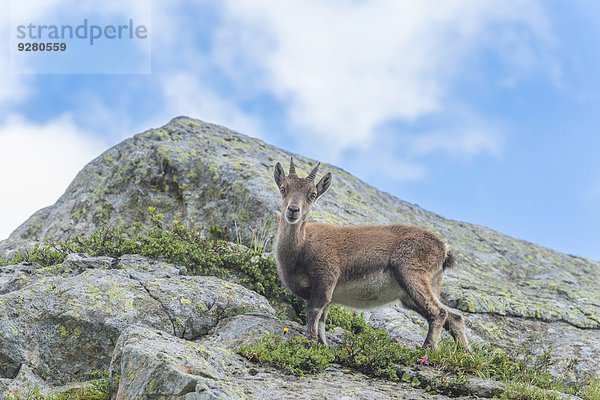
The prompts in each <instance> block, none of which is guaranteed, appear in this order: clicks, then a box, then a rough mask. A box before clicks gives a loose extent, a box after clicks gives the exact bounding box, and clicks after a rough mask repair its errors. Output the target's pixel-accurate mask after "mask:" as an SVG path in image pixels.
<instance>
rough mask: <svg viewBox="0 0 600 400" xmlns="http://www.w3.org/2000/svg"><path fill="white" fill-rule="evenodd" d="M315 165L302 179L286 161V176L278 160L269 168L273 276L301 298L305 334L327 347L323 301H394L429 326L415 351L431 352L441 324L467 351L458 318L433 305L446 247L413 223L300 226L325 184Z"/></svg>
mask: <svg viewBox="0 0 600 400" xmlns="http://www.w3.org/2000/svg"><path fill="white" fill-rule="evenodd" d="M319 165H320V163H319V164H317V166H316V167H315V168H314V169H313V170H312V172H311V173H310V174H309V175H308V176H307V177H306V178H300V177H298V176H297V175H296V169H295V167H294V160H293V159H292V160H291V161H290V170H289V174H288V175H287V176H286V175H285V172H284V170H283V168H282V166H281V164H280V163H277V165H276V166H275V182H276V183H277V186H278V187H279V191H280V192H281V199H282V205H281V215H280V218H279V228H278V230H277V236H276V241H275V248H274V253H275V259H276V261H277V272H278V274H279V277H280V278H281V281H282V282H283V284H284V285H285V286H286V287H288V288H289V289H290V290H291V291H292V292H293V293H294V294H296V295H297V296H299V297H301V298H303V299H306V300H307V301H308V302H307V306H306V321H307V325H308V332H307V336H308V337H309V338H312V339H318V340H319V342H321V343H325V344H326V343H327V341H326V337H325V321H326V320H327V310H328V308H329V304H330V303H338V304H343V305H348V306H350V307H357V308H372V307H376V306H381V305H384V304H387V303H390V302H393V301H395V300H400V301H401V302H402V304H403V306H404V307H406V308H410V309H412V310H415V311H417V312H418V313H419V314H421V315H422V316H423V317H425V318H426V319H427V321H428V323H429V332H428V333H427V337H426V339H425V342H424V344H423V347H426V348H434V347H435V346H436V344H437V342H438V340H439V336H440V332H441V329H442V327H445V328H446V329H447V330H448V331H450V333H451V334H452V336H453V337H454V339H455V340H456V341H457V342H458V343H460V344H461V345H462V346H463V347H464V348H465V349H469V343H468V341H467V337H466V335H465V324H464V321H463V317H462V316H461V315H460V314H456V313H454V312H452V311H451V310H449V309H448V308H446V307H445V306H444V305H442V304H441V303H440V301H439V295H440V291H441V287H442V274H443V272H444V270H445V269H446V268H449V267H451V266H452V265H453V263H454V259H453V257H452V252H451V250H450V248H449V247H448V246H447V245H446V244H445V243H444V242H442V241H441V240H439V239H438V238H437V237H436V236H435V235H433V234H432V233H430V232H428V231H426V230H424V229H422V228H419V227H416V226H408V225H401V224H394V225H385V226H351V227H340V226H334V225H328V224H323V223H308V222H307V221H308V214H309V213H310V210H311V208H312V206H313V204H314V203H315V201H316V200H317V199H318V198H319V197H320V196H321V195H322V194H323V193H325V191H326V190H327V189H328V188H329V185H330V184H331V172H328V173H327V174H325V176H323V177H322V178H321V180H320V181H319V182H317V183H316V184H315V177H316V175H317V171H318V169H319Z"/></svg>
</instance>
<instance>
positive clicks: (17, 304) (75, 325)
mask: <svg viewBox="0 0 600 400" xmlns="http://www.w3.org/2000/svg"><path fill="white" fill-rule="evenodd" d="M24 268H29V270H30V271H31V273H30V275H29V276H28V282H26V283H24V284H23V286H22V287H18V286H15V287H14V290H11V291H8V292H6V293H4V294H2V295H0V376H1V377H3V378H11V379H12V378H15V377H16V376H17V375H18V373H19V371H22V367H23V365H25V366H27V367H28V368H30V369H31V371H32V372H33V373H34V374H36V375H37V376H39V377H42V378H43V379H44V380H45V381H48V382H49V383H52V384H65V383H68V382H72V381H75V380H84V379H88V378H90V377H91V376H92V375H93V373H94V372H95V371H105V370H107V369H108V366H109V364H110V360H111V355H112V352H113V349H114V346H115V343H116V341H117V339H118V338H119V335H120V334H121V332H122V331H123V330H125V329H126V328H127V327H128V326H131V325H139V326H147V327H151V328H153V329H155V330H157V331H161V332H166V333H168V334H170V335H173V336H175V337H181V338H185V339H195V338H198V337H200V336H202V335H206V334H207V333H208V332H209V331H210V330H211V329H213V328H214V327H215V326H216V325H217V324H218V322H219V321H220V320H221V319H224V318H226V317H228V316H231V315H236V314H245V313H253V314H258V315H274V310H273V308H272V307H271V305H270V304H269V302H268V301H267V300H266V299H265V298H264V297H262V296H260V295H259V294H257V293H255V292H252V291H250V290H248V289H246V288H244V287H242V286H239V285H236V284H233V283H230V282H226V281H223V280H221V279H218V278H213V277H203V276H191V277H190V276H181V275H180V268H179V267H176V266H173V265H171V264H167V263H164V262H159V261H154V260H149V259H146V258H144V257H140V256H123V257H121V258H115V259H112V258H109V257H92V258H89V257H84V256H81V255H78V254H72V255H70V256H69V257H68V258H67V260H65V262H64V263H63V264H61V265H56V266H53V267H48V268H41V267H39V266H38V265H35V264H34V265H23V264H21V265H17V266H11V267H10V268H6V270H5V268H2V269H0V276H2V277H5V278H10V280H15V279H14V277H15V276H19V275H20V274H21V273H22V272H21V271H22V270H23V269H24Z"/></svg>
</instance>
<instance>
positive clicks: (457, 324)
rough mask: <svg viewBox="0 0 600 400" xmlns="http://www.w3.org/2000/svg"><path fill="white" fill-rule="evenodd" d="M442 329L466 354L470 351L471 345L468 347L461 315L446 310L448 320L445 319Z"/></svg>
mask: <svg viewBox="0 0 600 400" xmlns="http://www.w3.org/2000/svg"><path fill="white" fill-rule="evenodd" d="M444 328H446V330H447V331H448V332H450V334H451V335H452V337H453V338H454V340H456V342H457V343H458V344H460V345H461V346H462V347H463V349H465V350H466V351H468V352H470V351H471V345H469V341H468V340H467V334H466V328H465V320H464V318H463V316H462V315H460V314H457V313H455V312H453V311H450V310H448V318H447V319H446V323H445V324H444Z"/></svg>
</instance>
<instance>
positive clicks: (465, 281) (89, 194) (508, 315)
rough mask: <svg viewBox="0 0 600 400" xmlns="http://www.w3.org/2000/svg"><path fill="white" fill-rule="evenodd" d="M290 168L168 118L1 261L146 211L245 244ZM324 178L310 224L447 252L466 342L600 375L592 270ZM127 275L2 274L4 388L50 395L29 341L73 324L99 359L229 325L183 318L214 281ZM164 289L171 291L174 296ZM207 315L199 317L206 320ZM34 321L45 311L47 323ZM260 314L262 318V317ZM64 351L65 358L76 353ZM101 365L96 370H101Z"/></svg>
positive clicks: (67, 197)
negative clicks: (148, 338)
mask: <svg viewBox="0 0 600 400" xmlns="http://www.w3.org/2000/svg"><path fill="white" fill-rule="evenodd" d="M290 156H293V157H294V159H295V161H296V164H297V169H298V170H304V171H305V173H306V172H308V171H310V169H311V167H312V166H313V165H314V163H315V162H316V161H314V160H309V159H306V158H304V157H302V156H300V155H296V154H291V153H288V152H286V151H283V150H281V149H278V148H275V147H273V146H270V145H268V144H266V143H264V142H262V141H260V140H257V139H253V138H249V137H247V136H245V135H243V134H240V133H237V132H233V131H230V130H228V129H226V128H224V127H221V126H217V125H213V124H209V123H205V122H202V121H199V120H195V119H191V118H187V117H179V118H176V119H174V120H172V121H171V122H170V123H168V124H167V125H165V126H163V127H162V128H159V129H151V130H149V131H146V132H143V133H140V134H138V135H136V136H134V137H132V138H130V139H127V140H125V141H123V142H122V143H120V144H118V145H116V146H114V147H113V148H111V149H109V150H107V151H106V152H105V153H103V154H102V155H100V156H99V157H98V158H96V159H95V160H93V161H92V162H90V163H89V164H88V165H87V166H86V167H85V168H84V169H83V170H82V171H81V172H80V173H79V174H78V175H77V177H76V178H75V179H74V181H73V182H72V183H71V185H70V186H69V187H68V188H67V190H66V192H65V194H64V195H63V196H61V198H60V199H59V200H58V201H57V202H56V203H55V204H54V205H52V206H50V207H47V208H45V209H42V210H40V211H38V212H37V213H35V214H34V215H33V216H32V217H31V218H30V219H29V220H27V221H26V222H25V223H24V224H23V225H21V226H20V227H19V228H18V229H17V230H15V232H13V233H12V235H11V236H10V237H9V239H7V240H6V241H4V242H2V243H0V256H6V255H9V254H11V252H14V251H16V250H18V249H23V248H27V247H28V246H31V245H32V244H33V243H36V242H39V241H43V240H45V239H51V240H63V239H66V238H68V237H70V236H71V235H74V234H86V233H90V232H92V231H93V230H94V229H96V228H97V227H98V224H99V223H100V222H101V221H111V222H113V223H117V222H119V221H120V223H122V224H123V225H125V226H128V225H131V224H132V223H134V222H144V221H146V220H147V219H148V218H149V216H148V212H147V209H148V207H155V208H156V210H157V212H160V213H162V214H164V216H165V222H166V223H170V222H172V221H176V220H177V221H180V222H181V223H183V224H184V225H186V226H190V227H199V226H204V227H206V228H208V227H211V226H213V225H216V226H218V227H223V226H227V228H228V231H229V234H230V235H231V237H232V238H235V237H240V238H241V239H242V241H243V242H245V243H246V244H251V243H252V241H253V240H254V239H256V238H257V237H268V236H269V235H272V234H273V232H274V229H275V220H274V217H273V213H274V212H275V211H276V210H278V208H279V194H278V192H277V189H276V187H275V184H274V182H273V178H272V173H273V166H274V165H275V163H276V162H277V161H280V162H282V163H283V164H284V166H287V163H288V162H289V158H290ZM326 171H331V172H332V174H333V183H332V186H331V188H330V190H329V191H328V192H327V193H326V194H325V195H324V196H323V197H322V198H320V199H319V201H318V202H317V204H316V206H315V209H314V211H313V214H312V219H313V220H314V221H322V222H327V223H333V224H340V225H358V224H367V223H368V224H384V223H392V222H401V223H407V224H414V225H419V226H422V227H424V228H426V229H429V230H431V231H432V232H434V233H436V234H437V235H439V236H440V237H441V238H442V239H443V240H445V241H446V242H448V243H449V244H450V245H451V246H452V247H453V249H454V253H455V255H456V259H457V263H456V267H455V268H453V269H451V270H449V271H448V273H447V274H446V276H445V278H444V286H443V290H442V301H443V302H444V303H445V304H447V305H449V306H451V307H453V308H456V309H458V310H460V311H461V313H462V314H463V315H465V318H466V320H467V328H468V336H469V338H470V339H471V340H473V341H483V342H489V343H493V344H497V345H500V346H503V347H506V348H517V347H519V346H525V345H527V346H529V347H535V348H539V351H540V352H541V351H543V350H544V349H546V348H548V347H552V348H553V351H554V352H556V353H557V354H558V355H559V356H560V357H562V358H564V360H568V359H571V358H575V357H577V358H578V359H579V363H578V364H577V367H576V370H577V372H578V373H584V372H598V371H599V367H598V365H599V364H600V340H598V338H599V337H600V285H598V282H600V263H599V262H597V261H591V260H586V259H582V258H579V257H574V256H570V255H566V254H562V253H559V252H556V251H553V250H550V249H546V248H543V247H540V246H537V245H535V244H531V243H528V242H525V241H521V240H517V239H514V238H511V237H508V236H505V235H502V234H500V233H498V232H494V231H492V230H490V229H487V228H485V227H482V226H477V225H471V224H467V223H463V222H457V221H450V220H446V219H444V218H442V217H440V216H439V215H436V214H434V213H431V212H429V211H426V210H423V209H422V208H420V207H418V206H416V205H413V204H410V203H407V202H405V201H402V200H399V199H397V198H395V197H393V196H391V195H389V194H387V193H384V192H381V191H378V190H377V189H375V188H373V187H371V186H369V185H368V184H366V183H364V182H361V181H360V180H358V179H357V178H355V177H353V176H352V175H350V174H348V173H347V172H345V171H343V170H341V169H339V168H336V167H334V166H332V165H322V166H321V173H319V176H321V174H322V173H324V172H326ZM300 174H302V172H300ZM86 263H88V264H89V265H94V267H93V268H90V267H89V265H88V264H86ZM115 263H116V264H115ZM124 263H125V264H126V263H130V265H133V264H134V263H135V260H127V258H121V259H119V260H117V261H115V260H113V259H97V260H92V261H89V260H87V261H86V259H85V257H80V259H77V257H76V256H72V257H71V258H70V259H69V260H67V261H66V262H65V263H63V265H62V266H54V267H49V268H39V267H36V266H35V265H16V266H9V267H4V268H2V269H1V270H0V318H3V319H2V321H3V322H2V323H3V324H4V326H2V327H0V335H3V336H2V338H1V339H2V342H0V343H2V344H1V346H4V347H3V348H6V349H10V352H8V353H2V354H0V374H1V375H2V376H3V377H5V378H13V377H14V376H16V374H17V373H18V370H19V365H20V364H21V363H27V364H28V365H31V366H32V371H34V372H35V373H36V374H40V375H41V376H43V377H44V378H47V379H56V380H57V381H60V379H59V378H53V377H51V376H45V375H44V374H48V371H50V369H51V364H50V363H52V362H54V361H51V359H52V357H53V356H55V355H54V354H52V357H51V356H50V354H45V353H43V352H41V351H40V350H38V348H39V343H38V342H39V340H40V339H38V338H37V337H38V332H37V331H35V329H41V328H39V327H37V326H39V324H40V322H41V323H42V325H44V324H45V325H46V326H48V327H52V329H54V330H55V332H57V335H56V336H55V337H54V339H52V340H54V341H55V342H56V344H57V345H58V344H60V343H61V341H62V342H64V343H69V344H70V342H69V341H71V340H74V339H73V336H74V335H73V334H72V333H73V332H74V329H75V327H74V326H75V325H73V323H72V321H73V319H74V318H80V319H81V321H82V325H81V326H79V333H80V334H81V333H82V330H85V332H89V334H90V335H92V337H95V336H94V335H100V333H99V332H98V331H97V329H96V327H97V324H98V321H99V320H103V321H107V324H106V329H104V330H103V333H102V335H103V336H101V337H100V336H98V337H97V338H96V339H95V340H93V341H91V342H90V344H87V345H86V346H91V347H94V346H97V350H98V351H104V352H106V351H108V350H109V348H111V347H112V346H114V345H115V344H116V341H117V339H118V337H119V335H120V333H121V332H122V330H123V329H125V326H129V325H130V324H131V323H136V324H142V325H144V326H146V327H148V328H151V329H153V330H155V331H158V332H164V333H165V334H168V335H173V336H174V337H179V338H185V339H194V340H196V339H197V338H200V337H204V336H203V335H205V334H206V333H207V332H209V331H210V329H212V328H214V326H215V324H216V325H218V324H219V321H222V320H223V319H220V318H222V317H226V316H227V311H219V312H216V313H215V314H212V315H208V316H207V315H204V314H202V313H201V312H200V311H201V310H195V309H192V308H193V307H192V306H191V305H189V304H185V303H186V302H187V299H190V298H191V297H194V296H199V297H196V298H200V296H205V295H207V296H210V295H211V292H212V289H206V290H205V291H204V292H202V289H198V287H197V286H194V285H198V284H199V285H200V286H203V285H206V286H203V287H206V288H211V286H210V285H212V284H213V283H214V282H215V281H211V279H213V278H206V279H204V280H203V279H200V278H193V279H192V278H187V277H183V276H180V269H179V267H176V266H168V265H163V264H164V263H163V264H160V263H158V264H157V263H156V262H154V261H152V262H151V261H148V262H141V264H143V265H144V267H143V268H147V269H148V268H150V269H151V268H155V270H152V271H150V270H149V271H148V272H143V271H142V272H139V271H138V272H133V271H134V269H132V268H129V269H128V268H127V267H126V266H125V264H124ZM153 263H154V264H153ZM65 264H66V265H65ZM138 264H140V263H138ZM57 274H59V275H57ZM174 279H176V280H179V282H178V283H177V284H176V285H175V286H172V285H171V284H172V282H174ZM92 282H94V283H98V284H99V285H100V288H101V290H100V289H98V292H93V291H89V290H88V289H89V285H90V284H91V283H92ZM116 282H119V283H116ZM192 284H193V285H192ZM219 285H220V283H219ZM192 286H194V287H195V288H192ZM40 293H51V294H53V296H54V297H49V298H47V299H46V300H44V301H47V302H48V304H41V303H40V301H41V300H39V296H38V294H40ZM106 293H114V297H113V300H114V304H113V303H111V298H110V295H108V297H107V301H108V303H103V304H104V306H102V307H108V306H107V305H106V304H108V305H109V306H110V311H111V313H113V314H114V315H113V314H111V313H109V312H108V311H107V309H106V308H102V307H99V306H98V307H96V308H94V305H95V304H96V303H94V301H95V299H96V298H97V296H104V297H105V296H107V295H106ZM104 297H103V298H104ZM217 297H218V296H217ZM242 298H245V297H244V296H242ZM117 299H119V301H117ZM67 301H68V302H73V303H78V302H79V303H81V302H82V301H85V302H86V303H85V304H86V307H88V306H89V307H90V308H88V309H85V310H84V308H82V309H81V310H78V309H73V308H68V307H67V305H66V304H65V302H67ZM212 301H213V300H212V299H211V300H207V302H205V303H204V305H205V306H207V307H208V305H210V304H213V303H212ZM240 301H241V303H236V302H235V301H234V302H233V303H231V307H232V308H233V309H234V310H235V309H236V307H242V308H243V307H245V306H244V305H243V304H245V303H244V302H243V301H242V300H240ZM117 303H118V304H117ZM31 304H33V305H35V307H31V306H30V305H31ZM198 304H202V301H200V302H199V303H198ZM227 304H230V303H227ZM240 304H242V305H240ZM196 305H197V304H194V307H195V306H196ZM18 307H21V309H24V308H25V307H28V308H32V310H30V311H31V313H30V314H24V315H21V314H19V312H18V311H15V310H19V308H18ZM36 307H42V309H43V310H47V309H49V310H54V311H51V312H50V313H47V315H46V314H45V313H44V312H42V311H38V310H37V309H36ZM44 307H50V308H44ZM202 307H203V306H201V307H200V308H202ZM224 307H225V306H224ZM227 307H229V306H227ZM259 308H260V309H261V310H262V311H263V312H264V311H265V310H266V309H267V305H264V307H262V308H261V307H259ZM225 309H226V307H225ZM36 312H37V314H36ZM233 312H234V313H237V312H238V311H233ZM3 313H5V314H3ZM9 315H10V317H9ZM75 315H77V317H75ZM109 315H113V316H112V317H109ZM366 317H367V318H368V320H369V322H370V323H371V324H372V325H374V326H376V327H381V328H384V329H386V330H387V331H388V332H390V334H392V335H393V336H395V337H397V338H399V339H401V340H403V341H405V342H407V343H410V344H412V343H414V344H417V343H420V342H422V339H423V337H424V335H425V333H424V332H423V329H424V326H425V325H424V321H423V320H422V319H420V318H419V317H417V316H416V314H414V313H412V312H409V311H405V310H401V309H398V308H396V307H388V308H385V309H381V310H376V311H372V312H370V313H367V314H366ZM36 321H37V322H38V323H37V325H36V323H35V322H36ZM83 322H85V323H83ZM26 329H31V330H30V331H27V333H26V334H25V336H24V337H26V338H28V339H27V340H26V339H24V338H22V337H21V334H20V332H25V331H26ZM63 329H64V332H65V334H64V335H63V337H61V336H60V333H61V332H63ZM215 329H216V328H215ZM15 331H16V332H17V333H14V332H15ZM228 340H231V341H233V342H235V341H236V340H237V339H236V338H235V337H230V338H229V339H228ZM22 346H23V347H22ZM73 346H75V345H74V344H73V345H72V346H71V345H70V346H69V347H71V348H73V349H75V348H76V347H73ZM94 348H95V347H94ZM24 349H26V350H24ZM86 349H87V348H86ZM86 349H83V348H81V349H78V350H80V351H83V350H86ZM7 351H8V350H7ZM106 354H109V355H110V354H111V353H110V351H109V352H108V353H106ZM58 355H59V356H60V357H62V358H63V359H64V358H65V357H69V355H68V354H62V353H60V354H58ZM107 357H108V356H107ZM60 359H61V358H57V359H56V360H57V361H56V362H57V363H58V362H59V360H60ZM109 361H110V360H100V361H98V360H96V361H95V362H96V363H97V364H98V365H102V366H107V365H108V363H109ZM72 368H73V371H70V372H68V373H69V374H72V375H73V376H79V375H84V374H83V373H82V372H81V371H83V369H81V368H80V367H78V366H77V365H72ZM78 368H79V369H78ZM556 368H560V366H556Z"/></svg>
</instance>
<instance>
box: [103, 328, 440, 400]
mask: <svg viewBox="0 0 600 400" xmlns="http://www.w3.org/2000/svg"><path fill="white" fill-rule="evenodd" d="M234 318H237V319H238V322H241V320H240V317H234ZM222 323H223V322H222ZM234 325H235V324H232V322H231V321H229V322H228V323H225V324H224V326H221V334H220V335H221V336H222V337H224V336H231V337H232V336H235V332H239V329H238V327H234ZM228 331H229V332H228ZM110 385H111V393H112V399H113V400H128V399H136V398H140V399H144V398H161V399H166V400H175V399H218V398H226V399H244V398H249V399H263V400H270V399H277V400H279V399H315V398H326V399H329V398H337V399H356V398H361V399H415V398H418V399H440V400H443V399H448V397H446V396H441V395H430V394H428V393H427V392H425V391H424V390H422V389H418V388H412V387H411V386H410V385H406V384H398V383H393V382H389V381H385V380H381V379H371V378H368V377H365V376H364V375H362V374H360V373H357V372H352V371H348V370H343V369H341V368H338V367H335V366H333V367H330V368H328V369H327V370H326V371H324V372H322V373H320V374H318V375H314V376H305V377H301V378H299V377H295V376H290V375H284V374H281V373H280V371H277V370H274V369H272V368H262V367H259V366H256V365H255V364H250V363H248V362H247V361H246V360H244V359H243V358H242V357H241V356H239V355H237V354H235V353H234V352H233V351H232V350H231V349H226V348H222V347H219V346H218V345H217V344H216V343H215V342H214V340H210V339H209V340H206V341H204V340H201V341H197V342H189V341H185V340H181V339H178V338H174V337H172V336H171V335H169V334H167V333H164V332H157V331H155V330H152V329H149V328H145V327H130V328H128V329H127V330H125V331H124V332H123V333H122V335H121V337H120V338H119V340H118V342H117V346H116V348H115V352H114V355H113V359H112V362H111V366H110Z"/></svg>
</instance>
